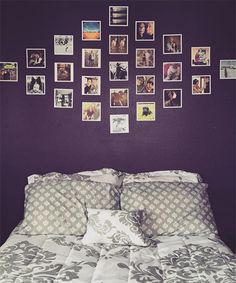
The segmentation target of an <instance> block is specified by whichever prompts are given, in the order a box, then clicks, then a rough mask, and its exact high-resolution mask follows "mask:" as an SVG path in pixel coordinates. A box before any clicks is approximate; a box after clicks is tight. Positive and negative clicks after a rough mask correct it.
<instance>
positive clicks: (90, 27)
mask: <svg viewBox="0 0 236 283" xmlns="http://www.w3.org/2000/svg"><path fill="white" fill-rule="evenodd" d="M81 27H82V40H83V41H99V40H101V35H102V32H101V21H82V22H81Z"/></svg>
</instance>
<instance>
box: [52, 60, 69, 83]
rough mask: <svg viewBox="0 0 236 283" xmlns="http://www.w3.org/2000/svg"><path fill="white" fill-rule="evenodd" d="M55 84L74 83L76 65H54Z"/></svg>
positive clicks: (62, 63)
mask: <svg viewBox="0 0 236 283" xmlns="http://www.w3.org/2000/svg"><path fill="white" fill-rule="evenodd" d="M54 80H55V82H73V81H74V63H64V62H61V63H54Z"/></svg>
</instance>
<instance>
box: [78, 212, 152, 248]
mask: <svg viewBox="0 0 236 283" xmlns="http://www.w3.org/2000/svg"><path fill="white" fill-rule="evenodd" d="M87 212H88V223H87V231H86V233H85V235H84V237H83V239H82V243H83V244H93V243H99V244H117V245H135V246H148V245H149V244H150V240H149V239H148V238H146V236H145V235H144V233H143V231H142V230H141V228H140V213H139V211H130V212H128V211H125V210H106V209H88V210H87Z"/></svg>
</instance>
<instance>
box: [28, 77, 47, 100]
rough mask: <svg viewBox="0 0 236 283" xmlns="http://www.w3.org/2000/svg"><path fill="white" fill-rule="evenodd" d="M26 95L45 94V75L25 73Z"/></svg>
mask: <svg viewBox="0 0 236 283" xmlns="http://www.w3.org/2000/svg"><path fill="white" fill-rule="evenodd" d="M26 94H27V95H45V76H41V75H27V76H26Z"/></svg>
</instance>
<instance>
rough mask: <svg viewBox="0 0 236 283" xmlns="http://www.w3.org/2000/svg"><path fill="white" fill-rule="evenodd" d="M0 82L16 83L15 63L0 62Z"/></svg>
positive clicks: (16, 64) (16, 69) (16, 70)
mask: <svg viewBox="0 0 236 283" xmlns="http://www.w3.org/2000/svg"><path fill="white" fill-rule="evenodd" d="M0 82H18V63H17V62H0Z"/></svg>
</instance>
